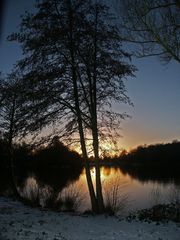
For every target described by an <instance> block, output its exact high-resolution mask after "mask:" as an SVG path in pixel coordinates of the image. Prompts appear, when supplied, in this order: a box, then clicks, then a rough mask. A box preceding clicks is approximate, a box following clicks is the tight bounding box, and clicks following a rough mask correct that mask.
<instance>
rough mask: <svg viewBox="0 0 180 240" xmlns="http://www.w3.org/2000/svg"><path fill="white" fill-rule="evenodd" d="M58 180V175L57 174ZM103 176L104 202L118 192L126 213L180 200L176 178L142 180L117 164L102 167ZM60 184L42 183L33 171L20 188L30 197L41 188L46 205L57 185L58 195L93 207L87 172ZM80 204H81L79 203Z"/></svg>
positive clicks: (86, 207)
mask: <svg viewBox="0 0 180 240" xmlns="http://www.w3.org/2000/svg"><path fill="white" fill-rule="evenodd" d="M91 175H92V179H93V183H94V181H95V169H94V168H92V169H91ZM56 179H58V177H57V176H56ZM101 179H102V185H103V193H104V196H105V201H107V199H108V197H109V198H111V197H112V196H113V194H115V195H116V194H117V196H118V199H119V201H121V203H122V206H123V209H122V213H123V214H126V213H128V212H130V211H134V210H137V209H142V208H148V207H151V206H153V205H155V204H159V203H168V202H173V201H176V200H178V199H179V200H180V190H179V189H180V184H179V182H178V183H177V182H176V181H174V179H163V178H160V177H159V180H156V181H155V180H145V181H142V180H139V179H138V178H136V177H133V176H132V175H130V174H128V173H124V171H122V170H121V169H120V168H115V167H101ZM57 186H58V184H57V185H56V187H53V185H48V184H42V182H39V181H38V178H37V177H36V176H34V175H33V174H31V175H30V176H29V177H28V178H27V179H26V180H25V183H24V185H23V187H21V191H22V192H23V194H24V195H26V196H30V195H32V192H33V191H34V192H37V191H39V189H41V195H42V197H41V200H40V202H41V205H45V199H46V198H48V196H49V194H50V192H53V191H54V189H53V188H55V189H56V190H55V191H54V192H56V196H58V195H59V194H61V195H63V194H66V195H67V194H69V195H71V194H74V195H76V196H78V198H79V205H80V207H79V210H80V211H85V210H87V209H90V201H89V195H88V190H87V185H86V176H85V171H84V170H83V171H82V172H81V174H80V175H79V176H78V177H77V178H76V180H69V181H67V182H66V184H65V187H64V188H63V190H62V191H61V193H59V192H60V191H59V190H58V187H57ZM80 203H81V204H80Z"/></svg>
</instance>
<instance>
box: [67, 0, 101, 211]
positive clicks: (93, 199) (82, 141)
mask: <svg viewBox="0 0 180 240" xmlns="http://www.w3.org/2000/svg"><path fill="white" fill-rule="evenodd" d="M68 10H69V28H70V29H69V30H70V36H69V38H70V39H69V40H70V55H71V63H72V64H71V71H72V80H73V88H74V100H75V108H76V113H77V119H78V130H79V136H80V144H81V149H82V154H83V158H84V160H85V171H86V180H87V185H88V190H89V195H90V199H91V206H92V211H93V212H97V211H98V207H97V200H96V195H95V191H94V187H93V183H92V178H91V172H90V166H89V161H88V155H87V150H86V143H85V137H84V131H83V123H82V117H81V110H80V104H79V94H78V86H77V75H76V67H75V57H74V52H75V49H74V39H73V12H72V3H71V0H68Z"/></svg>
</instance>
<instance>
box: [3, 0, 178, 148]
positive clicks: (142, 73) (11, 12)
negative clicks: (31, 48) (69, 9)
mask: <svg viewBox="0 0 180 240" xmlns="http://www.w3.org/2000/svg"><path fill="white" fill-rule="evenodd" d="M33 3H34V0H32V1H28V2H25V1H23V0H19V1H18V2H17V3H16V6H15V3H14V1H12V0H9V2H7V3H6V5H5V7H4V21H3V22H2V23H3V24H2V38H1V41H0V54H1V56H2V57H1V59H0V71H2V72H3V73H4V74H6V73H9V72H10V71H11V69H12V66H13V64H15V62H16V60H17V59H20V57H21V51H20V48H19V46H18V44H17V43H14V42H13V43H12V42H7V41H6V40H5V39H6V37H7V35H9V34H10V33H12V32H13V31H17V25H18V24H19V23H20V16H19V15H20V14H23V12H24V11H25V10H29V11H32V10H33ZM132 64H134V65H135V66H136V67H137V68H138V72H137V73H136V78H131V79H128V80H127V83H126V86H127V90H128V93H127V94H128V96H129V97H130V98H131V100H132V102H133V104H134V106H135V107H134V108H133V107H130V106H127V105H123V104H119V105H117V106H115V109H116V110H118V111H120V112H121V110H122V111H126V112H127V113H128V114H130V115H131V116H132V118H131V119H128V120H125V121H123V122H122V125H121V127H122V131H121V135H122V136H123V137H122V138H120V139H119V140H118V143H119V144H118V145H119V148H124V149H126V150H127V151H129V150H130V149H134V148H136V147H138V146H139V145H144V144H146V145H149V144H156V143H164V142H172V141H174V140H176V139H177V140H178V139H180V111H179V102H180V90H179V89H180V81H179V76H180V68H179V64H178V63H175V62H171V63H169V64H167V65H162V64H161V63H160V61H159V60H158V59H157V58H155V57H150V58H142V59H133V61H132Z"/></svg>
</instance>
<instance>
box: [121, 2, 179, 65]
mask: <svg viewBox="0 0 180 240" xmlns="http://www.w3.org/2000/svg"><path fill="white" fill-rule="evenodd" d="M122 3H123V10H122V12H123V15H122V16H123V17H122V18H121V17H120V18H121V22H120V27H121V29H122V31H123V29H124V31H123V32H124V37H123V39H124V40H125V41H128V42H130V43H133V44H134V48H135V49H136V50H135V51H134V53H135V55H136V56H138V57H146V56H159V57H160V59H161V60H163V61H165V62H169V61H171V60H175V61H177V62H180V50H179V49H180V17H179V11H180V1H179V0H173V1H172V0H166V1H165V0H155V1H151V0H148V1H141V0H133V1H129V0H128V1H124V0H123V1H122Z"/></svg>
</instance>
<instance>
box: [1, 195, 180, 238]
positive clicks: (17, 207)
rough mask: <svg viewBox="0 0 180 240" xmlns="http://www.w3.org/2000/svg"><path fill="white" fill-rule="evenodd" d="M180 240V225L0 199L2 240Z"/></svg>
mask: <svg viewBox="0 0 180 240" xmlns="http://www.w3.org/2000/svg"><path fill="white" fill-rule="evenodd" d="M7 239H10V240H16V239H17V240H18V239H21V240H26V239H31V240H40V239H44V240H58V239H59V240H60V239H61V240H95V239H98V240H112V239H114V240H127V239H128V240H130V239H133V240H137V239H138V240H141V239H143V240H150V239H152V240H175V239H177V240H179V239H180V225H178V224H175V223H172V222H170V223H165V224H160V225H156V224H155V223H150V224H149V223H142V222H138V221H133V222H127V221H125V220H120V219H118V218H115V217H106V216H85V215H83V216H78V215H77V214H76V215H75V214H70V213H54V212H51V211H42V210H39V209H32V208H30V207H27V206H24V205H23V204H21V203H19V202H13V201H12V200H10V199H7V198H2V197H1V198H0V240H7Z"/></svg>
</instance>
